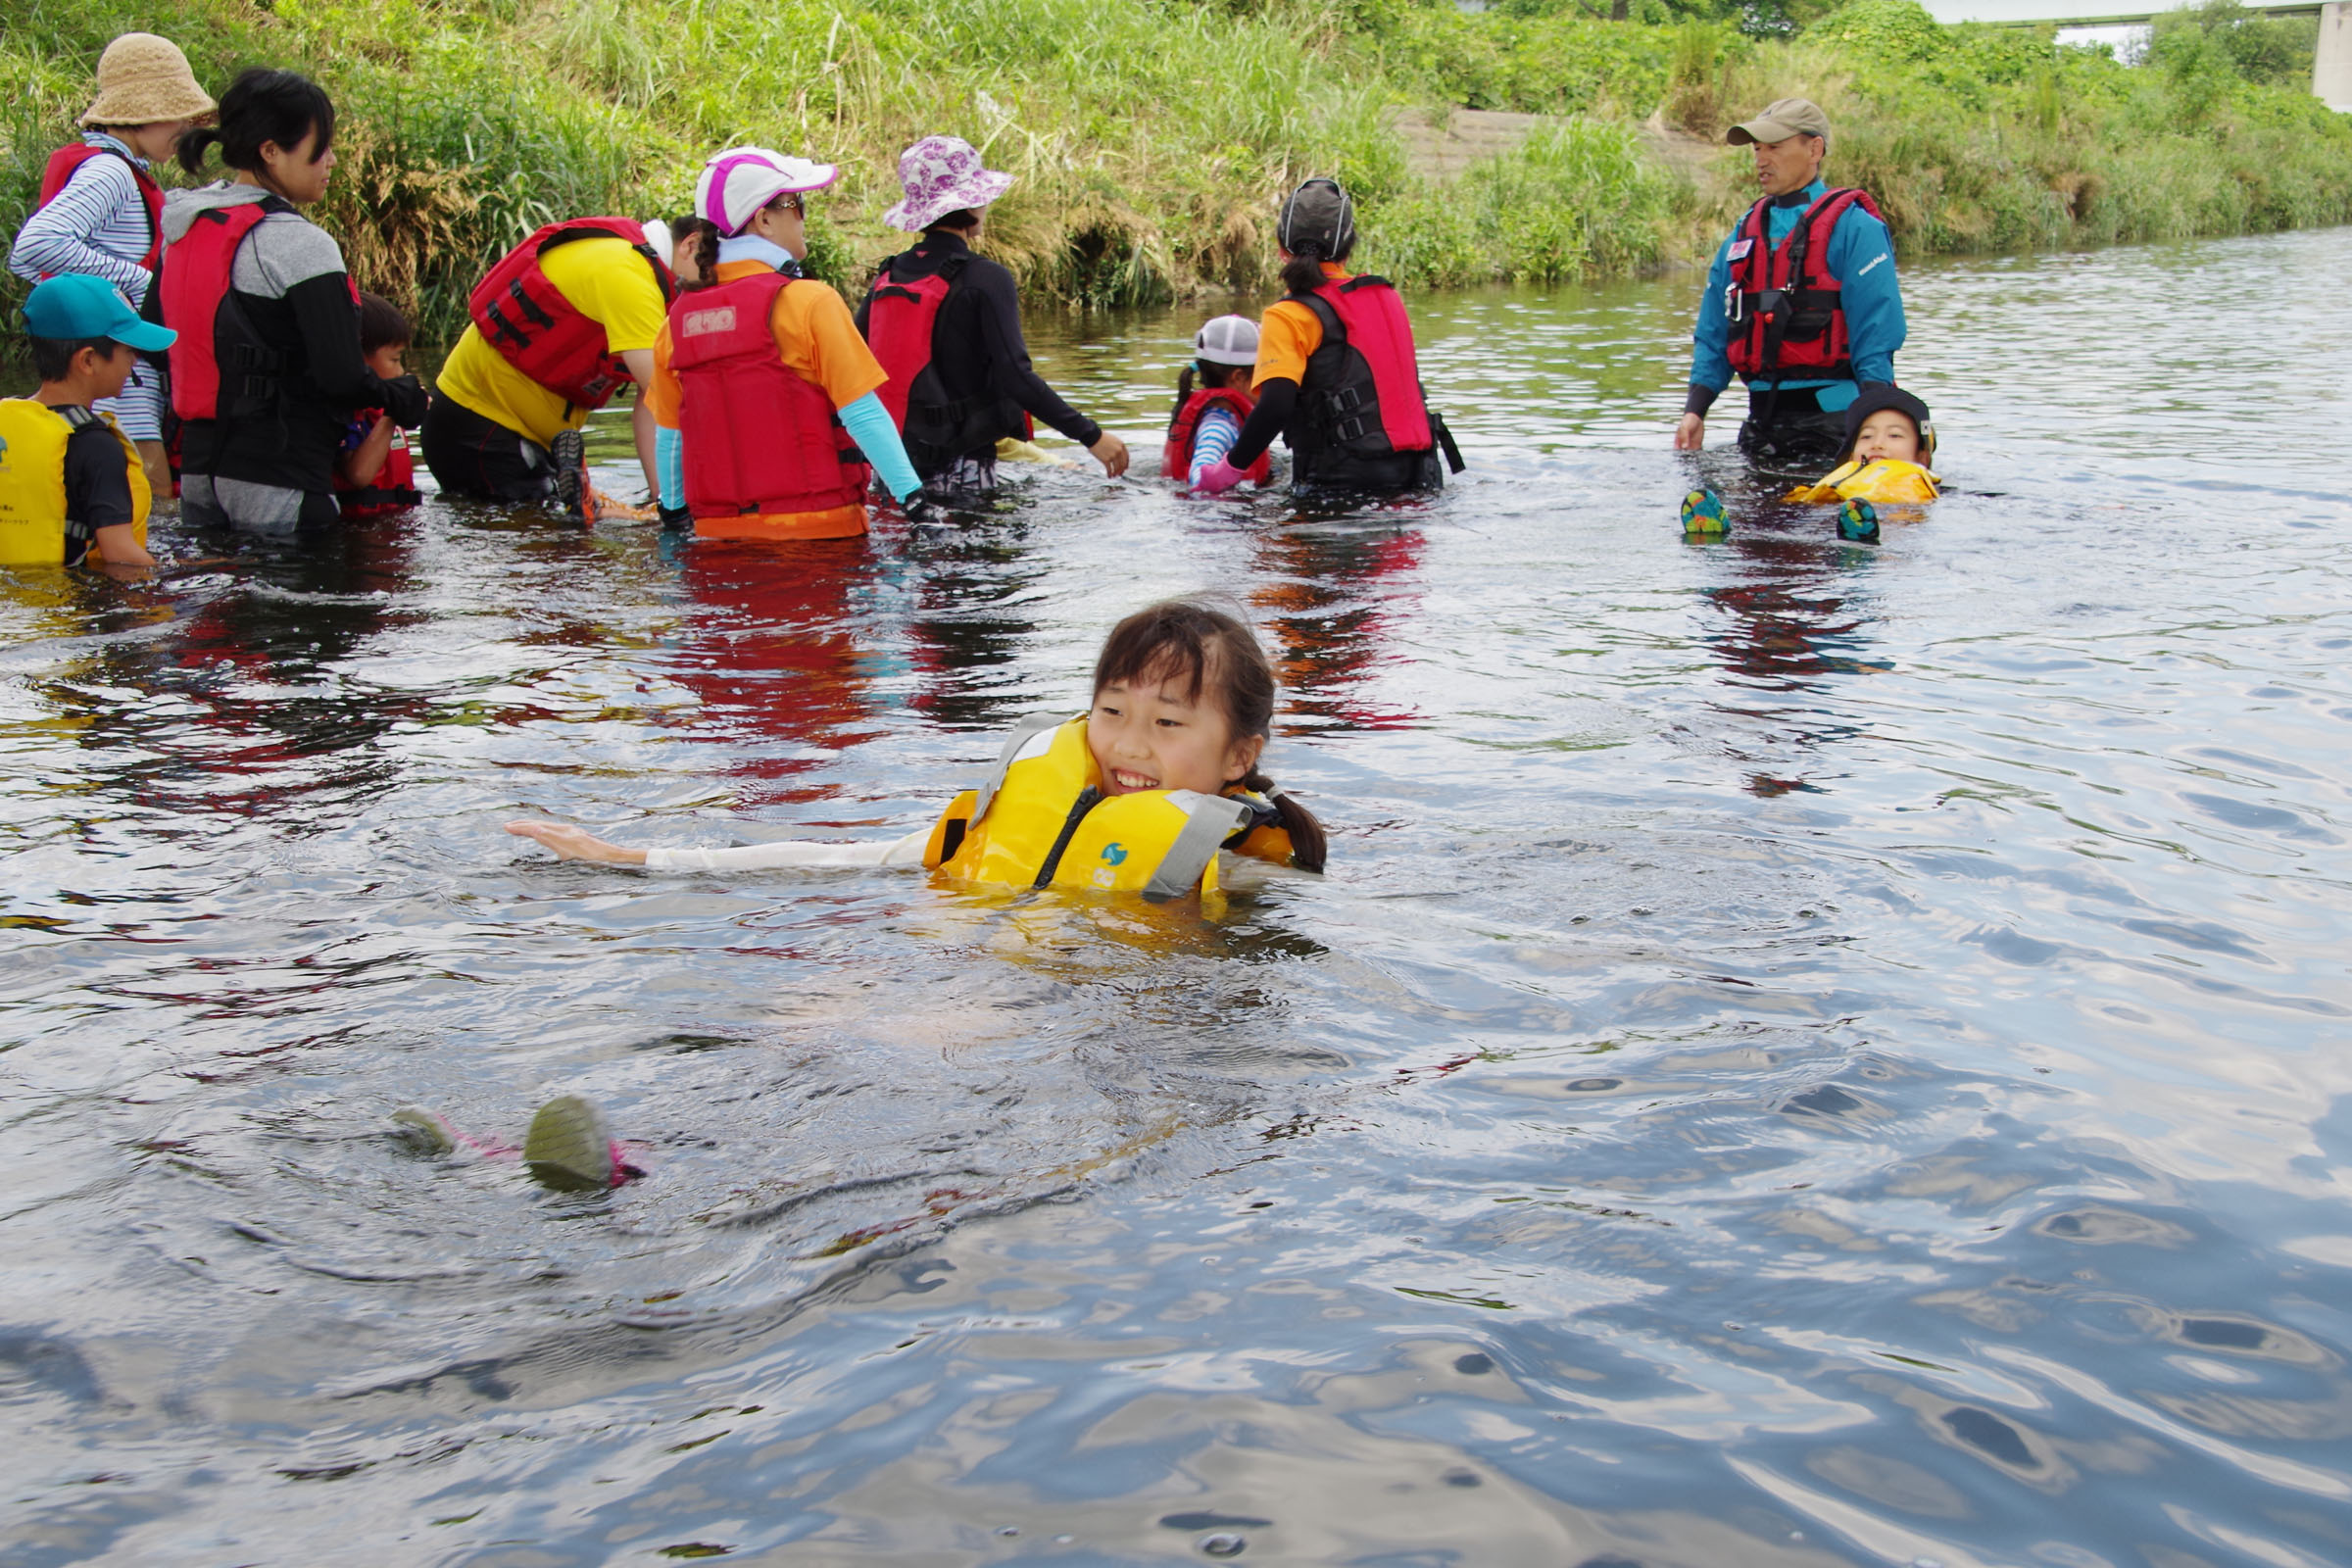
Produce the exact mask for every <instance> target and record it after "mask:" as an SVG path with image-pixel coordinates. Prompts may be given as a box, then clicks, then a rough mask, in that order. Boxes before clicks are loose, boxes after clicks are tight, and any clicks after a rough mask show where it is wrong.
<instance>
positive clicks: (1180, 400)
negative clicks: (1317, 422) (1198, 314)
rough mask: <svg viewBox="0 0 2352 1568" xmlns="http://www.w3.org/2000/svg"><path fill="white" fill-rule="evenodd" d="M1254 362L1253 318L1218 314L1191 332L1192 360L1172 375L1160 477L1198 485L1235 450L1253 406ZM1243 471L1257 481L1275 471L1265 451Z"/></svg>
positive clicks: (1254, 330) (1255, 324) (1255, 360)
mask: <svg viewBox="0 0 2352 1568" xmlns="http://www.w3.org/2000/svg"><path fill="white" fill-rule="evenodd" d="M1256 364H1257V323H1256V322H1255V321H1252V320H1251V319H1250V318H1248V317H1247V316H1220V317H1218V318H1217V319H1215V320H1213V321H1210V322H1209V323H1208V324H1207V325H1206V326H1203V327H1202V328H1201V330H1200V331H1198V332H1196V333H1194V334H1193V363H1192V364H1190V365H1188V366H1186V367H1185V368H1184V373H1183V374H1182V375H1180V376H1178V377H1177V378H1176V403H1175V406H1174V407H1173V408H1171V409H1170V410H1169V411H1168V444H1167V447H1166V449H1165V450H1164V451H1162V452H1161V454H1160V460H1159V471H1160V474H1161V476H1162V477H1164V478H1169V479H1175V480H1178V481H1179V482H1181V483H1184V484H1188V485H1197V484H1199V483H1200V482H1201V474H1202V473H1203V472H1205V471H1206V470H1207V469H1208V468H1209V467H1210V466H1212V465H1214V464H1216V463H1219V462H1221V461H1223V459H1224V457H1225V454H1226V453H1228V452H1230V451H1232V450H1233V443H1234V442H1235V441H1236V440H1238V439H1239V438H1240V436H1241V433H1242V421H1243V420H1245V419H1247V418H1249V417H1250V410H1252V409H1254V408H1256V407H1257V399H1256V398H1255V397H1254V396H1252V395H1251V394H1250V368H1252V367H1253V366H1255V365H1256ZM1196 379H1198V380H1199V382H1200V385H1199V386H1198V387H1196V386H1195V385H1194V384H1193V383H1194V381H1195V380H1196ZM1243 477H1245V478H1248V479H1250V480H1253V481H1255V482H1256V483H1258V484H1260V485H1262V484H1264V483H1266V482H1267V481H1268V480H1269V479H1271V478H1272V477H1273V471H1272V468H1271V466H1269V465H1268V463H1267V461H1266V457H1265V454H1264V453H1262V452H1261V453H1259V454H1258V458H1257V461H1256V462H1255V463H1253V464H1251V465H1250V466H1249V468H1248V469H1246V470H1245V471H1244V474H1243Z"/></svg>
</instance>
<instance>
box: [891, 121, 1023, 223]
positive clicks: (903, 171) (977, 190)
mask: <svg viewBox="0 0 2352 1568" xmlns="http://www.w3.org/2000/svg"><path fill="white" fill-rule="evenodd" d="M899 182H900V183H901V184H903V185H905V186H906V187H907V199H906V200H905V201H903V202H901V203H899V205H898V206H896V207H893V208H892V209H891V210H890V211H889V212H887V213H884V214H883V215H882V221H884V222H885V223H888V224H889V225H890V226H891V227H893V228H903V229H906V230H907V231H908V232H910V233H915V232H920V231H921V230H922V229H923V228H924V227H925V226H926V225H928V224H930V223H932V222H935V221H938V220H940V219H942V218H945V217H947V215H948V214H950V213H953V212H956V211H959V210H960V209H962V208H966V207H986V206H987V205H988V204H989V203H990V202H993V201H995V200H996V199H997V198H998V197H1000V196H1002V195H1004V194H1005V192H1006V191H1007V190H1009V189H1011V188H1012V176H1011V175H1010V174H1003V173H999V172H997V171H995V170H993V169H983V168H981V167H980V153H979V150H978V149H977V148H975V147H973V145H972V144H971V143H970V142H968V141H965V140H964V139H963V138H962V137H960V136H925V137H924V138H923V139H922V140H921V141H918V142H916V143H915V144H914V145H913V146H911V147H909V148H907V150H906V151H905V152H903V153H901V154H899Z"/></svg>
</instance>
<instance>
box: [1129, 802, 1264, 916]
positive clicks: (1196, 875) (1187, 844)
mask: <svg viewBox="0 0 2352 1568" xmlns="http://www.w3.org/2000/svg"><path fill="white" fill-rule="evenodd" d="M1252 814H1254V813H1252V812H1251V811H1250V808H1249V807H1248V806H1246V805H1244V804H1243V803H1242V802H1240V801H1233V800H1227V799H1226V798H1225V797H1224V796H1222V795H1203V796H1202V797H1201V800H1200V801H1199V803H1198V804H1196V805H1195V806H1194V807H1193V809H1192V810H1191V812H1190V813H1189V814H1188V815H1187V816H1186V818H1185V823H1184V827H1183V830H1182V831H1180V832H1179V833H1178V834H1177V835H1176V842H1175V843H1173V844H1171V845H1169V846H1168V853H1167V854H1165V855H1163V856H1161V857H1160V858H1159V868H1158V869H1157V870H1155V871H1153V872H1152V880H1151V881H1149V882H1147V883H1145V884H1144V897H1145V898H1147V899H1174V898H1181V897H1183V896H1184V895H1185V894H1187V893H1190V892H1192V891H1193V889H1195V888H1197V887H1199V886H1200V885H1201V873H1202V872H1204V871H1206V870H1207V869H1208V862H1209V861H1210V860H1212V859H1214V858H1216V854H1217V851H1218V850H1220V849H1222V848H1223V847H1224V844H1225V841H1226V840H1227V839H1229V838H1231V837H1232V836H1233V831H1234V829H1236V828H1238V827H1240V826H1241V825H1242V824H1243V823H1244V822H1247V821H1249V820H1250V816H1251V815H1252Z"/></svg>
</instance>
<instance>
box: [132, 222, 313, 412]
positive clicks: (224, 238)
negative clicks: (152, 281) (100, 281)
mask: <svg viewBox="0 0 2352 1568" xmlns="http://www.w3.org/2000/svg"><path fill="white" fill-rule="evenodd" d="M292 211H294V209H293V207H292V206H291V205H290V204H288V203H286V202H284V201H281V200H279V199H278V198H277V197H275V196H265V197H263V198H262V199H261V200H260V201H258V202H238V203H236V204H235V205H233V206H229V207H208V208H206V209H205V210H204V211H202V212H200V213H198V214H197V215H196V219H195V221H193V222H191V223H190V224H189V225H188V231H187V232H186V233H184V234H182V235H180V237H179V238H177V239H175V240H173V241H172V245H171V254H170V261H171V265H170V266H169V267H166V268H165V269H164V270H163V274H162V278H161V284H160V286H161V287H162V289H163V296H164V298H163V308H164V324H165V325H166V326H168V327H170V328H172V330H173V331H175V332H177V333H178V334H179V336H178V337H177V338H175V339H173V340H172V347H171V349H170V351H169V352H170V354H171V357H172V413H174V414H176V415H178V416H179V417H181V418H183V419H218V418H225V417H229V416H230V415H232V414H236V413H242V412H251V411H253V410H255V409H257V408H260V407H262V406H264V405H266V404H267V403H269V402H270V400H272V399H274V398H275V397H276V396H277V393H278V388H279V384H280V381H281V378H282V377H283V375H284V373H285V356H283V355H282V354H278V353H276V352H275V351H273V350H272V349H270V346H269V345H268V344H266V343H264V342H263V341H262V339H261V336H260V334H259V333H257V332H256V331H255V330H254V327H253V323H252V321H251V320H250V319H247V317H246V315H245V312H244V311H243V310H242V309H241V308H240V307H239V306H238V304H237V301H236V295H235V291H234V290H233V289H232V288H231V287H230V279H231V277H232V275H233V273H234V270H235V268H236V260H237V247H238V246H240V245H242V244H244V243H245V236H246V235H248V234H250V233H252V232H253V230H254V228H255V226H256V225H257V224H259V223H260V222H261V221H262V220H263V219H265V218H267V217H269V216H270V214H271V213H290V212H292ZM223 387H225V389H226V390H225V394H224V393H223Z"/></svg>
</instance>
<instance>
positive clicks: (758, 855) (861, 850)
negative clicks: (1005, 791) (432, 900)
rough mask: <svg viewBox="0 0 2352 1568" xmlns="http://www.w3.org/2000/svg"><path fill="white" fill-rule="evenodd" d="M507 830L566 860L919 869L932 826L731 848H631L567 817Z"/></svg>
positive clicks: (663, 867)
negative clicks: (894, 835)
mask: <svg viewBox="0 0 2352 1568" xmlns="http://www.w3.org/2000/svg"><path fill="white" fill-rule="evenodd" d="M507 831H508V832H510V833H512V834H514V835H515V837H516V838H525V839H533V840H536V841H537V842H538V843H540V844H543V845H545V846H546V847H547V848H548V849H550V850H552V851H554V852H555V853H556V854H557V855H559V856H561V857H562V858H564V859H566V860H595V861H597V862H599V863H601V864H604V865H642V866H645V867H647V868H648V869H649V870H655V871H777V870H818V869H840V868H845V867H856V866H867V865H888V866H906V867H908V868H911V869H914V870H920V869H922V864H923V851H924V849H925V847H926V846H927V845H928V844H929V843H930V840H931V830H930V829H929V828H917V829H916V830H915V831H913V832H912V833H909V834H907V836H906V837H905V838H902V839H885V840H875V841H867V842H863V843H856V844H808V843H800V842H795V841H784V842H780V843H771V844H745V845H740V846H738V847H736V848H734V849H728V850H631V849H624V848H623V847H622V846H620V845H618V844H607V843H606V842H605V841H604V840H603V839H600V838H598V837H596V835H594V834H593V833H590V832H589V831H588V830H587V829H586V828H578V827H573V826H571V825H570V824H569V823H567V822H509V823H508V824H507Z"/></svg>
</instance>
